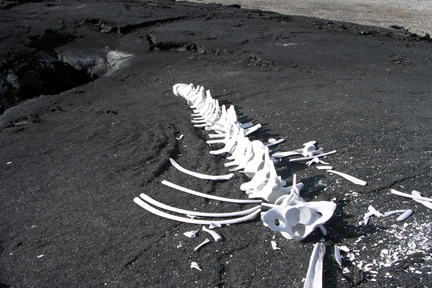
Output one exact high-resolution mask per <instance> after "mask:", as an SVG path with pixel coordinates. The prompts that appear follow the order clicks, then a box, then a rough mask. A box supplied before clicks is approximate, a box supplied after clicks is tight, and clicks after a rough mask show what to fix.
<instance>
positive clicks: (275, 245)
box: [270, 241, 281, 250]
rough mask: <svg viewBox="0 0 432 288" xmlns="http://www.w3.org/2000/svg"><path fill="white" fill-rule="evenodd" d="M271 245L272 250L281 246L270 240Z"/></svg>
mask: <svg viewBox="0 0 432 288" xmlns="http://www.w3.org/2000/svg"><path fill="white" fill-rule="evenodd" d="M270 243H271V246H272V249H273V250H281V248H279V247H277V243H276V241H271V242H270Z"/></svg>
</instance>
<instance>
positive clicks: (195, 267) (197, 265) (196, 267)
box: [191, 262, 202, 271]
mask: <svg viewBox="0 0 432 288" xmlns="http://www.w3.org/2000/svg"><path fill="white" fill-rule="evenodd" d="M191 269H196V270H198V271H202V270H201V267H200V266H199V264H198V263H197V262H191Z"/></svg>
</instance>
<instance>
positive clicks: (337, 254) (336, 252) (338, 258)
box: [334, 244, 342, 267]
mask: <svg viewBox="0 0 432 288" xmlns="http://www.w3.org/2000/svg"><path fill="white" fill-rule="evenodd" d="M334 256H335V260H336V262H337V263H338V264H339V266H340V267H342V257H341V255H340V250H339V246H338V245H336V244H335V245H334Z"/></svg>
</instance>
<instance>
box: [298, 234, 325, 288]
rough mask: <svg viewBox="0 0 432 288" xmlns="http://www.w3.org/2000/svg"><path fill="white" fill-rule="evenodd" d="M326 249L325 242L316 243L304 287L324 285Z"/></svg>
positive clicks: (317, 287) (314, 287)
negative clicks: (323, 274)
mask: <svg viewBox="0 0 432 288" xmlns="http://www.w3.org/2000/svg"><path fill="white" fill-rule="evenodd" d="M325 250H326V249H325V246H324V244H323V243H321V242H320V243H317V244H315V247H314V249H313V251H312V255H311V258H310V261H309V268H308V271H307V274H306V281H305V283H304V286H303V287H304V288H321V287H322V272H323V261H324V254H325Z"/></svg>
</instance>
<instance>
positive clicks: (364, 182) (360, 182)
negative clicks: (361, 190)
mask: <svg viewBox="0 0 432 288" xmlns="http://www.w3.org/2000/svg"><path fill="white" fill-rule="evenodd" d="M327 172H330V173H333V174H336V175H339V176H341V177H343V178H345V179H347V180H348V181H351V182H352V183H354V184H357V185H362V186H365V185H366V184H367V182H366V181H363V180H360V179H358V178H356V177H354V176H351V175H348V174H345V173H342V172H339V171H335V170H327Z"/></svg>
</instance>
